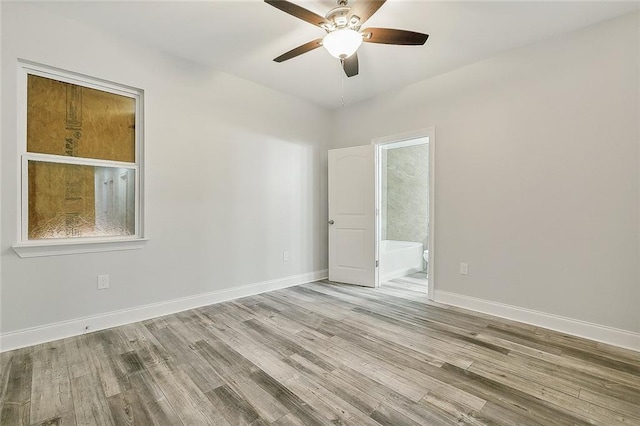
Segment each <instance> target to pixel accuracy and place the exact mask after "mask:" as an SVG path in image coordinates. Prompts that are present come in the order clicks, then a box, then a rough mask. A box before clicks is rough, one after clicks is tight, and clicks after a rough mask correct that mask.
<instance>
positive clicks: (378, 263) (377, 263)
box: [376, 260, 380, 268]
mask: <svg viewBox="0 0 640 426" xmlns="http://www.w3.org/2000/svg"><path fill="white" fill-rule="evenodd" d="M378 265H380V262H378V261H377V260H376V268H377V267H378Z"/></svg>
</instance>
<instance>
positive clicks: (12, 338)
mask: <svg viewBox="0 0 640 426" xmlns="http://www.w3.org/2000/svg"><path fill="white" fill-rule="evenodd" d="M327 276H328V271H327V270H326V269H324V270H320V271H315V272H309V273H306V274H300V275H293V276H290V277H285V278H279V279H275V280H270V281H262V282H258V283H253V284H247V285H243V286H240V287H233V288H226V289H222V290H216V291H212V292H210V293H203V294H197V295H194V296H187V297H182V298H179V299H174V300H167V301H165V302H159V303H152V304H149V305H143V306H136V307H134V308H128V309H122V310H118V311H113V312H107V313H104V314H100V315H92V316H88V317H84V318H77V319H72V320H67V321H62V322H58V323H54V324H48V325H44V326H39V327H32V328H26V329H23V330H18V331H12V332H9V333H4V334H2V335H0V352H4V351H10V350H13V349H19V348H24V347H26V346H31V345H37V344H39V343H44V342H51V341H53V340H58V339H64V338H67V337H72V336H77V335H80V334H83V333H87V332H93V331H98V330H104V329H106V328H111V327H117V326H119V325H124V324H130V323H133V322H137V321H143V320H147V319H150V318H155V317H159V316H163V315H169V314H173V313H176V312H181V311H186V310H189V309H194V308H199V307H201V306H206V305H212V304H215V303H220V302H226V301H228V300H233V299H238V298H240V297H246V296H253V295H256V294H260V293H265V292H268V291H273V290H279V289H282V288H287V287H292V286H295V285H299V284H304V283H308V282H312V281H317V280H322V279H326V278H327ZM86 327H89V328H88V331H87V329H86Z"/></svg>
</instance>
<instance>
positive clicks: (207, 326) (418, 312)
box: [0, 279, 640, 426]
mask: <svg viewBox="0 0 640 426" xmlns="http://www.w3.org/2000/svg"><path fill="white" fill-rule="evenodd" d="M0 392H1V393H0V407H1V414H0V416H1V417H0V424H2V425H153V424H155V425H209V424H210V425H277V426H284V425H328V424H334V425H336V424H337V425H343V424H344V425H349V424H352V425H379V424H382V425H394V426H396V425H448V424H470V425H484V424H492V425H493V424H499V425H517V424H519V425H583V424H600V425H640V353H638V352H633V351H628V350H624V349H620V348H616V347H612V346H607V345H604V344H600V343H596V342H592V341H588V340H584V339H580V338H576V337H572V336H567V335H563V334H560V333H556V332H553V331H549V330H545V329H540V328H536V327H533V326H530V325H525V324H519V323H515V322H511V321H506V320H502V319H497V318H494V317H490V316H488V315H481V314H476V313H472V312H469V311H465V310H462V309H457V308H453V307H446V306H439V305H437V304H433V303H430V302H428V301H427V299H426V295H425V288H424V287H423V286H419V285H411V282H410V280H409V281H407V280H404V281H403V280H402V279H400V280H395V281H393V282H390V283H387V284H386V285H384V286H383V287H381V288H379V289H367V288H359V287H352V286H346V285H339V284H333V283H329V282H326V281H324V282H322V281H321V282H316V283H310V284H305V285H301V286H297V287H292V288H289V289H285V290H279V291H274V292H271V293H266V294H262V295H258V296H252V297H246V298H243V299H239V300H236V301H232V302H227V303H222V304H218V305H211V306H207V307H204V308H200V309H194V310H191V311H187V312H182V313H178V314H175V315H169V316H165V317H161V318H156V319H152V320H149V321H144V322H141V323H135V324H130V325H126V326H123V327H117V328H113V329H110V330H105V331H99V332H95V333H90V334H86V335H83V336H78V337H74V338H70V339H65V340H60V341H56V342H51V343H46V344H42V345H37V346H33V347H29V348H24V349H19V350H15V351H12V352H5V353H2V354H0Z"/></svg>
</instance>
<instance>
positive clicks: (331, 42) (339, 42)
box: [322, 28, 362, 59]
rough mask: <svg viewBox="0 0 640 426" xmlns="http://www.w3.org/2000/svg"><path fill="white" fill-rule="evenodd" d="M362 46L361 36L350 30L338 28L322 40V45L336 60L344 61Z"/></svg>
mask: <svg viewBox="0 0 640 426" xmlns="http://www.w3.org/2000/svg"><path fill="white" fill-rule="evenodd" d="M361 44H362V34H360V33H359V32H357V31H354V30H352V29H350V28H340V29H337V30H335V31H332V32H330V33H329V34H327V35H326V36H324V38H323V39H322V45H323V46H324V48H325V49H327V51H328V52H329V53H330V54H331V56H333V57H335V58H338V59H346V58H348V57H349V56H351V55H353V54H354V53H356V51H357V50H358V48H359V47H360V45H361Z"/></svg>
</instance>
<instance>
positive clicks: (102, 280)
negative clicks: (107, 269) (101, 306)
mask: <svg viewBox="0 0 640 426" xmlns="http://www.w3.org/2000/svg"><path fill="white" fill-rule="evenodd" d="M107 288H109V275H98V290H104V289H107Z"/></svg>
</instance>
